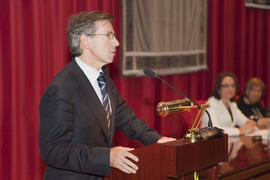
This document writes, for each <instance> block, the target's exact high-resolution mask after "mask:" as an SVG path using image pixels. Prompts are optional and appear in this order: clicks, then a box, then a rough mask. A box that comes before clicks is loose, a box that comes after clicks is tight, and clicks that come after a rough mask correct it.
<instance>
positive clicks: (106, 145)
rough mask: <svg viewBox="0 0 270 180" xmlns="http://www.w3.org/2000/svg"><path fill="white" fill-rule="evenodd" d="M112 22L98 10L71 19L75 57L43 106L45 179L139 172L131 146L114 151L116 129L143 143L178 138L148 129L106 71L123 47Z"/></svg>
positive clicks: (87, 178)
mask: <svg viewBox="0 0 270 180" xmlns="http://www.w3.org/2000/svg"><path fill="white" fill-rule="evenodd" d="M112 19H113V16H111V15H109V14H105V13H102V12H98V11H94V12H81V13H79V14H77V15H73V16H71V18H70V22H69V25H68V28H67V32H66V34H67V37H68V42H69V46H70V51H71V55H72V57H73V58H74V59H73V60H72V61H71V62H70V63H69V64H67V65H66V66H65V67H64V68H63V69H62V70H61V71H60V72H59V73H58V74H57V75H56V77H55V78H54V79H53V80H52V82H51V83H50V85H49V86H48V88H47V90H46V91H45V93H44V95H43V97H42V99H41V103H40V107H39V108H40V140H39V141H40V151H41V155H42V158H43V160H44V161H45V162H46V163H47V169H46V172H45V175H44V179H45V180H99V179H103V178H104V176H109V175H110V167H115V168H118V169H120V170H121V171H123V172H125V173H136V171H137V170H138V168H139V167H137V166H136V163H135V162H136V161H138V160H139V159H138V158H137V157H136V156H134V155H133V154H132V153H130V152H129V151H131V150H133V148H126V147H120V146H118V147H112V142H113V135H114V130H115V128H117V129H120V130H121V131H122V132H124V133H125V134H126V135H127V136H128V137H130V138H133V139H137V140H139V141H140V142H142V143H143V144H145V145H147V144H153V143H156V142H158V143H162V142H168V141H172V140H175V139H174V138H168V137H164V136H163V137H162V136H161V135H160V134H158V133H157V132H156V131H155V130H153V129H150V128H149V127H148V126H147V124H146V123H145V122H144V121H143V120H142V119H140V118H138V117H137V116H136V115H135V113H134V112H133V111H132V110H131V109H130V108H129V107H128V106H127V104H126V103H125V101H124V100H123V99H122V98H121V96H120V95H119V94H118V93H117V91H116V89H115V87H114V84H113V81H112V80H111V79H110V77H109V73H108V70H107V69H106V68H105V65H106V64H109V63H112V62H113V58H114V56H115V52H116V47H117V46H119V42H118V41H117V39H116V37H115V32H114V29H113V26H112V24H111V21H112ZM134 161H135V162H134Z"/></svg>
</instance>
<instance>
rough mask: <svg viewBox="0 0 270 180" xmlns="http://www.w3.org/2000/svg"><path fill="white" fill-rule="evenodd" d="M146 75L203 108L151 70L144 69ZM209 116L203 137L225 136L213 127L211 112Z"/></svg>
mask: <svg viewBox="0 0 270 180" xmlns="http://www.w3.org/2000/svg"><path fill="white" fill-rule="evenodd" d="M143 72H144V74H145V75H147V76H149V77H153V78H157V79H159V80H160V81H161V82H163V83H164V84H166V85H167V86H169V87H170V88H171V89H173V90H174V91H175V92H177V93H178V94H180V95H181V96H183V97H184V98H186V99H188V100H189V101H190V102H192V103H194V104H196V105H197V107H198V109H200V108H201V106H200V105H199V104H198V103H197V102H196V101H194V100H193V99H191V98H190V97H188V96H186V95H185V94H184V93H182V92H180V91H179V90H178V89H176V88H175V87H174V86H172V85H171V84H169V83H168V82H167V81H165V80H164V79H162V78H161V77H159V76H158V75H157V74H156V73H155V72H154V71H152V70H151V69H144V70H143ZM205 112H206V114H207V116H208V119H209V121H208V128H207V127H206V128H202V129H201V130H200V134H201V135H202V137H203V138H205V139H208V138H210V137H217V136H220V135H222V134H223V130H222V129H219V128H217V127H213V123H212V120H211V116H210V114H209V112H208V111H207V110H205Z"/></svg>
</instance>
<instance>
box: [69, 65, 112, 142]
mask: <svg viewBox="0 0 270 180" xmlns="http://www.w3.org/2000/svg"><path fill="white" fill-rule="evenodd" d="M73 66H74V70H75V73H76V74H77V77H78V80H79V81H80V85H79V91H78V93H79V95H80V97H81V100H82V101H83V102H84V103H85V104H86V106H87V108H88V109H89V110H90V111H91V112H89V115H90V114H91V113H92V114H94V116H95V117H96V120H97V121H98V123H99V125H100V127H101V128H102V130H103V132H104V135H105V137H106V138H107V139H108V140H109V139H110V138H109V136H108V124H107V120H106V113H105V111H104V109H103V107H102V104H101V102H100V100H99V98H98V96H97V95H96V92H95V90H94V88H93V87H92V85H91V83H90V82H89V80H88V79H87V77H86V75H85V74H84V72H83V71H82V70H81V68H80V67H79V66H78V65H77V63H76V62H75V61H74V60H73Z"/></svg>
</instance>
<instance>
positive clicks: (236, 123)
mask: <svg viewBox="0 0 270 180" xmlns="http://www.w3.org/2000/svg"><path fill="white" fill-rule="evenodd" d="M237 91H238V80H237V78H236V76H235V75H234V74H232V73H227V72H225V73H221V74H220V75H219V76H218V78H217V80H216V83H215V89H214V91H213V93H212V96H211V97H210V98H209V99H208V100H207V103H208V104H209V105H210V107H209V108H208V109H207V110H208V112H209V113H210V116H211V119H212V122H213V126H215V127H219V128H221V129H223V130H224V131H225V133H227V134H228V135H229V136H238V135H243V134H248V133H251V132H253V131H254V128H255V123H254V121H252V120H250V119H248V118H247V117H246V116H245V115H243V114H242V112H241V111H240V110H239V109H238V107H237V104H236V103H235V95H236V93H237ZM208 120H209V119H208V116H207V115H206V114H205V115H204V116H203V119H202V127H206V126H207V125H208ZM238 127H239V128H238Z"/></svg>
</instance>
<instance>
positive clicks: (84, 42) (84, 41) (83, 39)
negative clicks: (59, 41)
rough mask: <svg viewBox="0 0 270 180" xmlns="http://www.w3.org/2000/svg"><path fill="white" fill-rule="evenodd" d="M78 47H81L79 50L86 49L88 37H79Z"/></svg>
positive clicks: (88, 41) (88, 44)
mask: <svg viewBox="0 0 270 180" xmlns="http://www.w3.org/2000/svg"><path fill="white" fill-rule="evenodd" d="M80 45H81V49H84V48H86V49H88V48H89V46H90V38H89V37H88V36H86V35H85V34H83V35H81V36H80Z"/></svg>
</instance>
